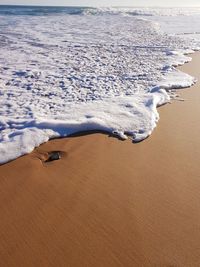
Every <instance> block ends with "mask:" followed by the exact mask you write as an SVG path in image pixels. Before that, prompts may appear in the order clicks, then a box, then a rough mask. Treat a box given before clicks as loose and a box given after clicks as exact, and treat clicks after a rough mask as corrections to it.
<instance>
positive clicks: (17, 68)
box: [0, 13, 195, 163]
mask: <svg viewBox="0 0 200 267" xmlns="http://www.w3.org/2000/svg"><path fill="white" fill-rule="evenodd" d="M0 26H2V27H1V35H0V42H1V47H0V130H1V132H0V163H5V162H7V161H10V160H12V159H15V158H17V157H19V156H21V155H24V154H26V153H29V152H30V151H32V150H33V149H34V147H36V146H38V145H40V144H41V143H43V142H46V141H48V140H49V139H50V138H53V137H59V136H68V135H70V134H73V133H76V132H79V131H88V130H103V131H106V132H108V133H113V134H115V135H118V136H119V137H120V138H122V139H125V138H127V137H128V136H130V137H131V138H132V139H133V141H135V142H139V141H141V140H143V139H145V138H146V137H148V136H149V135H150V134H151V133H152V131H153V129H154V128H155V127H156V124H157V122H158V119H159V114H158V112H157V107H158V106H160V105H163V104H165V103H167V102H169V100H170V97H169V94H168V93H167V91H166V90H170V89H172V88H183V87H188V86H191V85H192V84H193V83H194V82H195V79H194V78H193V77H191V76H189V75H187V74H184V73H182V72H180V71H177V70H176V69H175V68H174V66H177V65H180V64H183V63H185V62H188V61H189V60H190V57H188V56H186V55H184V53H187V52H189V51H190V52H191V50H190V49H191V48H195V47H192V45H193V42H191V40H189V39H188V40H185V39H182V38H179V37H177V36H168V35H166V34H165V33H163V32H161V31H160V29H159V28H158V25H157V24H155V23H154V22H152V21H149V20H146V19H143V18H139V17H138V16H132V15H131V16H121V14H118V15H115V16H113V15H112V14H109V15H108V14H107V13H106V14H103V13H101V15H100V16H99V15H97V16H93V15H88V14H87V15H86V16H85V15H77V16H74V15H60V16H57V15H52V16H1V20H0Z"/></svg>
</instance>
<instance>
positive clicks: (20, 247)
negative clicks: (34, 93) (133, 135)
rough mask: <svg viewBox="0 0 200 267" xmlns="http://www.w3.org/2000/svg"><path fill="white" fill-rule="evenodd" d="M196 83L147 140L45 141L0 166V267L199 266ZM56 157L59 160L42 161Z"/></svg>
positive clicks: (163, 111)
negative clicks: (54, 153)
mask: <svg viewBox="0 0 200 267" xmlns="http://www.w3.org/2000/svg"><path fill="white" fill-rule="evenodd" d="M192 57H193V61H192V62H190V63H187V64H185V65H184V66H182V67H180V69H181V70H182V71H184V72H187V73H188V74H191V75H193V76H195V77H196V78H198V79H199V82H197V84H196V85H195V86H193V87H192V88H189V89H185V90H181V92H180V94H181V97H182V98H184V99H185V100H186V101H184V102H182V101H173V104H171V105H170V104H168V105H165V106H162V107H160V108H159V114H160V118H161V119H160V121H159V123H158V127H157V128H156V129H155V130H154V132H153V134H152V135H151V136H150V137H149V138H148V139H146V140H145V141H143V142H141V143H137V144H132V143H131V141H130V140H127V141H119V140H118V139H116V138H113V137H110V136H108V135H106V134H100V133H96V134H90V135H84V136H79V137H70V138H65V139H57V140H52V141H50V142H47V143H45V144H43V145H41V146H40V147H38V148H37V149H35V151H33V152H32V153H31V154H29V155H26V156H23V157H21V158H18V159H17V160H15V161H12V162H10V163H8V164H5V165H2V166H0V218H1V219H0V220H1V222H0V265H1V266H5V267H11V266H12V267H16V266H18V267H22V266H26V267H27V266H29V267H31V266H41V267H44V266H48V267H50V266H63V267H64V266H70V267H79V266H87V267H90V266H91V267H94V266H95V267H97V266H99V267H111V266H114V267H118V266H123V267H129V266H130V267H134V266H135V267H142V266H145V267H146V266H147V267H164V266H166V267H169V266H173V267H175V266H176V267H190V266H191V267H195V266H200V164H199V162H200V135H199V133H200V118H199V114H200V104H199V99H200V53H195V54H194V55H193V56H192ZM50 151H62V153H61V156H62V157H61V159H60V160H57V161H52V162H45V161H44V160H45V159H46V158H47V153H48V152H50Z"/></svg>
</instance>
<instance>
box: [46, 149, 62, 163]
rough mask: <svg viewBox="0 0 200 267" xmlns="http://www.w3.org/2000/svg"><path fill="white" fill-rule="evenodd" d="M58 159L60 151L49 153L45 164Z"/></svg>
mask: <svg viewBox="0 0 200 267" xmlns="http://www.w3.org/2000/svg"><path fill="white" fill-rule="evenodd" d="M59 159H61V153H60V151H51V152H49V153H48V159H47V160H46V162H49V161H54V160H59Z"/></svg>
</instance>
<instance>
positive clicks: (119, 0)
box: [0, 0, 200, 6]
mask: <svg viewBox="0 0 200 267" xmlns="http://www.w3.org/2000/svg"><path fill="white" fill-rule="evenodd" d="M0 4H3V5H50V6H51V5H53V6H59V5H61V6H200V0H190V1H188V0H167V1H166V0H0Z"/></svg>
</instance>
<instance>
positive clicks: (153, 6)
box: [0, 4, 200, 8]
mask: <svg viewBox="0 0 200 267" xmlns="http://www.w3.org/2000/svg"><path fill="white" fill-rule="evenodd" d="M0 6H16V7H18V6H19V7H20V6H23V7H26V6H30V7H88V8H94V7H104V8H107V7H113V8H130V7H134V8H145V7H146V8H149V7H151V8H166V7H168V8H181V7H200V5H194V6H188V5H183V6H167V5H166V6H159V5H149V6H144V5H143V6H112V5H111V6H100V5H94V6H88V5H34V4H33V5H29V4H28V5H27V4H0Z"/></svg>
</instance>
